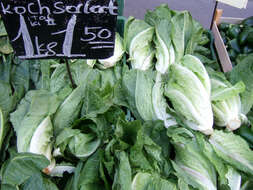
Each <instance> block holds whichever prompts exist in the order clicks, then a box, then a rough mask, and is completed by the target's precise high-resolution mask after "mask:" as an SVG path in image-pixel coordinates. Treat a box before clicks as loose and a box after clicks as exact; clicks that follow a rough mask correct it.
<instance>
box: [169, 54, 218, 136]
mask: <svg viewBox="0 0 253 190" xmlns="http://www.w3.org/2000/svg"><path fill="white" fill-rule="evenodd" d="M188 57H189V59H191V61H190V62H191V64H187V63H188ZM170 69H171V70H170V74H171V75H170V79H169V81H168V83H167V85H166V89H165V95H166V96H167V97H168V98H169V99H170V101H171V102H172V105H173V107H174V109H175V110H176V112H178V113H180V115H181V116H182V117H183V122H184V123H185V124H186V125H187V126H189V127H190V128H192V129H194V130H198V131H201V132H203V133H205V134H207V135H210V134H212V131H213V128H212V125H213V112H212V108H211V103H210V101H211V89H210V79H209V76H208V74H207V71H206V70H205V68H204V66H203V65H202V63H201V62H200V61H199V59H197V58H196V57H193V56H191V55H186V56H185V57H184V59H183V61H182V63H181V64H173V65H171V67H170ZM200 102H201V103H200Z"/></svg>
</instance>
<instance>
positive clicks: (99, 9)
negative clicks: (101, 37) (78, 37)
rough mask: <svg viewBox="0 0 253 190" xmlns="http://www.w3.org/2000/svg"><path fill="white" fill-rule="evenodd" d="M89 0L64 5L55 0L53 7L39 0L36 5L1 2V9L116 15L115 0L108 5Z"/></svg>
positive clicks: (6, 12) (44, 12)
mask: <svg viewBox="0 0 253 190" xmlns="http://www.w3.org/2000/svg"><path fill="white" fill-rule="evenodd" d="M90 4H91V0H88V1H86V2H85V3H79V4H77V5H66V4H65V3H64V2H62V1H57V2H55V3H54V4H53V7H49V6H43V5H41V3H40V0H37V5H36V4H35V3H33V2H31V3H28V4H27V5H26V6H14V7H12V6H11V5H10V4H4V3H3V2H1V9H2V10H1V11H2V13H3V14H19V15H22V14H25V13H29V14H32V15H37V14H64V13H69V14H90V13H94V14H108V13H109V14H111V15H117V10H118V7H117V6H115V0H110V2H109V4H108V5H104V6H103V5H90Z"/></svg>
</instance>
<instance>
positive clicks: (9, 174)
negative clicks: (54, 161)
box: [1, 153, 49, 186]
mask: <svg viewBox="0 0 253 190" xmlns="http://www.w3.org/2000/svg"><path fill="white" fill-rule="evenodd" d="M48 165H49V161H48V159H47V158H46V157H44V156H42V155H37V154H32V153H19V154H17V155H15V156H14V157H13V158H12V159H9V160H8V161H7V162H5V163H4V165H3V166H2V169H1V179H2V183H3V184H9V185H13V186H17V185H21V184H23V183H24V182H25V181H27V180H29V178H30V177H32V176H34V175H41V171H42V169H44V168H46V167H47V166H48Z"/></svg>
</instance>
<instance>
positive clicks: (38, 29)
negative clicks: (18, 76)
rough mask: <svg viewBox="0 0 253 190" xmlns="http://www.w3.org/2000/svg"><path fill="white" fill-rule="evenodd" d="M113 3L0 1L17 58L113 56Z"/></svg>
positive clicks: (108, 0)
mask: <svg viewBox="0 0 253 190" xmlns="http://www.w3.org/2000/svg"><path fill="white" fill-rule="evenodd" d="M117 12H118V6H117V2H116V0H103V1H100V0H78V1H77V0H0V13H1V15H2V19H3V21H4V24H5V27H6V30H7V32H8V35H9V38H10V41H11V44H12V46H13V48H14V50H15V53H16V55H17V56H18V57H19V58H23V59H39V58H57V57H62V58H84V59H104V58H108V57H110V56H112V55H113V50H114V40H115V30H116V21H117Z"/></svg>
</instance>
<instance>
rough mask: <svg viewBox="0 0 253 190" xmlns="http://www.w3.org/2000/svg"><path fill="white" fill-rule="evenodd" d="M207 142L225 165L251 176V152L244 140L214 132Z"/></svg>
mask: <svg viewBox="0 0 253 190" xmlns="http://www.w3.org/2000/svg"><path fill="white" fill-rule="evenodd" d="M209 142H210V143H211V144H212V146H213V148H214V150H215V152H216V153H217V155H218V156H220V157H221V158H222V159H223V160H224V161H225V162H226V163H229V164H231V165H232V166H233V167H235V168H236V169H238V170H240V171H244V172H246V173H249V174H251V175H252V173H253V152H252V151H251V150H250V148H249V145H248V144H247V143H246V141H245V140H243V139H242V138H240V137H239V136H237V135H234V134H233V133H225V132H223V131H219V130H215V131H214V133H213V134H212V135H211V137H210V139H209Z"/></svg>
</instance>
